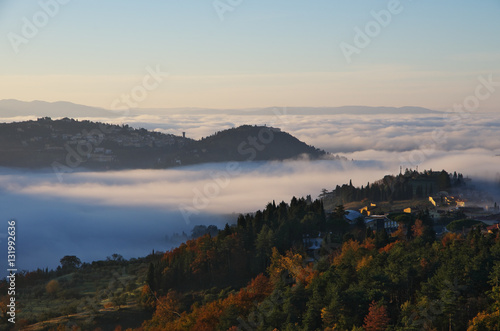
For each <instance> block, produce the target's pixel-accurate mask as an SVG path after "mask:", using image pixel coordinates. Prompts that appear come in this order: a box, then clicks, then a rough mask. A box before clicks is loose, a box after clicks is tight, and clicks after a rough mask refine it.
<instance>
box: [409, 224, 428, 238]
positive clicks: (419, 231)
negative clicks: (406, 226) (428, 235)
mask: <svg viewBox="0 0 500 331" xmlns="http://www.w3.org/2000/svg"><path fill="white" fill-rule="evenodd" d="M424 230H425V226H424V223H423V222H422V221H421V220H416V221H415V225H413V226H412V227H411V231H412V232H413V236H414V237H415V238H418V237H421V236H422V235H423V234H424Z"/></svg>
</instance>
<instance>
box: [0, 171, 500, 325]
mask: <svg viewBox="0 0 500 331" xmlns="http://www.w3.org/2000/svg"><path fill="white" fill-rule="evenodd" d="M420 175H422V176H426V175H425V173H423V174H420ZM436 176H437V178H438V179H439V178H440V175H439V174H437V175H436ZM448 177H449V178H450V185H452V183H453V181H454V179H453V178H454V175H452V176H448ZM458 177H459V176H458V175H457V178H458ZM347 186H349V185H347ZM356 190H361V189H360V188H356ZM388 217H390V218H392V219H394V220H397V223H398V227H397V228H396V229H395V230H394V231H392V230H391V231H388V230H386V229H385V228H377V229H372V228H370V227H368V226H367V224H366V223H365V222H363V220H362V219H361V220H358V221H356V222H354V223H351V222H348V220H347V219H346V211H345V208H344V206H343V205H338V206H337V207H336V208H334V210H333V211H331V212H325V208H324V205H323V201H322V200H313V199H311V197H306V198H295V197H294V198H292V200H291V201H290V202H289V203H285V202H280V203H276V202H274V201H273V202H270V203H268V204H267V206H266V207H265V208H264V209H262V210H258V211H256V212H255V213H252V214H246V215H240V216H239V217H238V218H237V220H235V221H236V223H235V224H233V225H229V224H226V226H225V227H224V228H223V229H220V230H216V228H215V227H213V226H210V227H204V226H197V227H195V228H194V229H193V236H192V239H189V240H186V241H185V242H184V243H182V244H181V245H180V246H178V247H176V248H174V249H172V250H170V251H167V252H153V253H152V254H151V255H149V256H147V257H145V258H140V259H132V260H130V261H126V260H124V259H123V258H122V257H121V256H119V255H118V254H114V255H113V256H111V257H110V258H108V260H107V261H96V262H93V263H91V264H89V263H83V264H82V263H81V261H80V260H79V259H78V258H77V257H75V256H65V257H63V258H62V259H61V267H59V268H58V269H57V270H53V271H48V270H37V271H33V272H24V273H21V274H20V275H19V277H18V284H19V288H20V289H22V291H20V293H22V294H20V296H19V303H20V304H19V310H20V312H19V316H18V318H19V322H20V324H19V325H23V326H24V329H25V330H63V329H64V328H66V327H70V328H73V329H74V330H94V329H95V330H98V328H100V329H101V330H123V329H133V330H449V329H452V330H492V329H496V328H498V327H500V324H499V318H498V316H499V315H498V314H499V313H498V311H499V310H498V307H500V296H499V295H498V293H500V288H499V286H500V285H499V278H500V233H499V231H498V228H488V230H487V229H486V228H485V226H484V225H483V224H481V223H470V224H469V223H468V225H469V226H471V228H470V229H469V231H467V232H463V231H462V230H458V231H456V232H448V233H444V234H440V235H438V234H436V232H435V231H434V229H433V226H434V225H435V220H434V219H433V218H432V217H431V216H430V214H429V210H427V209H422V210H415V211H413V212H412V213H392V214H390V215H388ZM443 217H444V218H446V220H445V219H443V220H440V221H442V222H444V221H446V222H448V223H450V224H452V223H453V222H457V221H459V220H460V219H461V217H463V215H460V213H456V214H447V215H444V216H443ZM7 286H8V284H7V282H5V281H3V282H1V283H0V288H2V289H3V290H2V291H3V292H2V293H4V292H5V289H6V287H7ZM0 302H2V304H0V307H1V311H2V325H6V324H5V321H6V318H7V315H6V303H5V300H0ZM44 307H45V308H44ZM47 307H49V308H47ZM62 307H65V308H64V309H63V308H62ZM42 321H45V322H43V323H42Z"/></svg>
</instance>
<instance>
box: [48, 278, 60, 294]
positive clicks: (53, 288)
mask: <svg viewBox="0 0 500 331" xmlns="http://www.w3.org/2000/svg"><path fill="white" fill-rule="evenodd" d="M59 289H60V286H59V282H58V281H57V280H55V279H53V280H51V281H50V282H48V283H47V285H45V290H46V291H47V293H48V294H56V293H57V292H59Z"/></svg>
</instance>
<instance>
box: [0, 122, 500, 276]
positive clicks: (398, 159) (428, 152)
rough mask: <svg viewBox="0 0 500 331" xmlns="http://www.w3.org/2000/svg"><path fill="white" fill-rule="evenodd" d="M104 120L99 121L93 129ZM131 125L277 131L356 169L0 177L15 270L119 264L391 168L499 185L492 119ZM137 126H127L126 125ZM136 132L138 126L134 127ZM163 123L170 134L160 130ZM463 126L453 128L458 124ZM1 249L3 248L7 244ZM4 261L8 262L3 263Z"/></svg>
mask: <svg viewBox="0 0 500 331" xmlns="http://www.w3.org/2000/svg"><path fill="white" fill-rule="evenodd" d="M100 120H102V121H106V120H105V119H100ZM127 122H128V123H131V124H132V125H133V126H135V127H142V126H144V127H147V128H149V129H157V130H161V131H165V132H169V133H176V134H178V133H179V132H181V131H187V132H188V135H190V136H191V137H193V138H200V137H201V136H206V135H209V134H212V133H213V132H215V131H218V130H222V129H225V128H229V127H233V126H237V125H240V124H245V123H247V124H248V123H251V124H254V123H255V124H268V125H274V126H276V127H281V128H282V129H283V130H284V131H287V132H289V133H291V134H293V135H295V136H297V137H298V138H299V139H301V140H303V141H305V142H306V143H308V144H310V145H314V146H315V147H318V148H322V149H325V150H327V151H329V152H332V153H336V154H337V153H338V154H341V155H343V156H346V157H347V158H348V159H349V160H351V159H354V161H352V162H351V161H334V160H332V161H329V160H325V161H313V162H310V161H307V160H300V161H287V162H254V163H238V164H226V163H223V164H207V165H198V166H190V167H180V168H176V169H167V170H133V171H116V172H85V171H79V172H74V173H71V174H64V175H63V181H62V182H60V181H59V180H58V178H57V176H56V175H55V174H54V173H53V172H51V171H50V170H47V171H45V172H29V173H27V172H25V171H19V170H13V169H0V202H1V204H0V206H1V207H0V219H2V220H4V229H3V230H2V229H0V240H1V241H2V242H3V243H5V241H6V239H5V233H6V230H7V223H6V221H7V220H8V219H11V218H15V219H17V246H16V247H17V259H18V267H19V268H20V269H33V268H37V267H42V268H43V267H49V268H54V267H56V266H57V265H58V264H59V259H60V258H61V257H63V256H64V255H77V256H78V257H80V258H81V259H82V261H86V262H90V261H92V260H95V259H105V258H106V257H107V256H110V255H112V254H113V253H118V254H121V255H123V256H124V257H126V258H131V257H139V256H145V255H147V254H148V253H150V252H151V251H152V250H153V249H155V250H161V251H164V250H167V249H170V248H171V247H172V246H173V245H174V244H175V243H173V242H171V241H167V239H166V238H165V236H167V235H168V236H171V235H172V234H173V233H175V232H178V233H180V232H182V231H185V232H186V233H188V234H189V232H190V230H191V229H192V227H193V226H194V225H198V224H205V225H209V224H215V225H217V226H219V227H221V226H223V225H224V224H225V223H226V222H229V223H231V222H234V221H235V220H236V217H237V216H236V215H237V214H238V213H240V212H252V211H255V210H258V209H262V208H264V207H265V205H266V204H267V203H268V202H270V201H272V200H276V201H281V200H284V201H286V202H289V200H290V199H291V197H292V196H297V197H299V196H306V195H308V194H310V195H312V197H313V198H316V197H317V196H318V194H319V193H320V192H321V189H322V188H326V189H328V190H331V189H333V188H334V187H335V186H336V185H337V184H340V185H341V184H343V183H348V182H349V180H350V179H352V182H353V184H354V185H365V184H366V183H367V182H373V181H374V180H377V179H380V178H381V177H383V176H384V175H386V174H397V173H398V172H399V166H400V165H403V167H413V168H415V166H416V165H419V169H420V170H423V169H430V168H432V169H433V170H441V169H446V170H448V171H458V172H462V173H464V175H468V176H470V177H473V178H478V179H484V180H490V181H492V180H495V179H496V178H497V176H498V173H499V172H500V156H496V155H497V154H500V139H499V138H500V134H499V130H498V129H499V127H500V116H498V115H494V114H471V115H470V117H469V118H468V119H466V120H465V119H463V120H460V121H454V122H452V121H450V120H448V119H443V118H442V117H440V116H434V117H433V116H429V115H427V116H419V115H415V116H410V115H407V116H404V117H402V118H401V117H398V118H395V117H394V115H390V116H389V115H374V116H344V115H342V116H340V115H338V116H311V117H307V116H282V117H280V118H278V119H273V118H271V117H265V116H264V117H263V116H260V117H256V118H253V117H252V116H234V117H227V118H225V119H224V120H220V119H216V117H214V116H210V115H206V116H185V117H182V116H181V115H178V114H177V115H171V116H169V117H160V116H159V117H151V116H150V117H148V118H139V117H134V118H128V119H127ZM134 123H135V124H134ZM138 123H141V124H140V125H139V124H138ZM164 123H168V124H164ZM457 124H459V125H457ZM4 247H5V246H4ZM0 258H5V256H3V257H0Z"/></svg>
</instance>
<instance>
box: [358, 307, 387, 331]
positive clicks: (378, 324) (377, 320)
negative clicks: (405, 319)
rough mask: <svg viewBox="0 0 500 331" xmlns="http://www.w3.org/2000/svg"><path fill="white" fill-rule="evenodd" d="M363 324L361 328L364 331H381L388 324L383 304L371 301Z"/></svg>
mask: <svg viewBox="0 0 500 331" xmlns="http://www.w3.org/2000/svg"><path fill="white" fill-rule="evenodd" d="M364 321H365V324H364V325H363V327H364V328H365V330H366V331H383V330H385V329H386V328H387V325H388V324H389V321H390V319H389V316H388V315H387V309H386V308H385V306H384V305H383V304H380V303H377V302H375V301H372V303H371V304H370V308H369V310H368V315H366V316H365V320H364Z"/></svg>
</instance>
